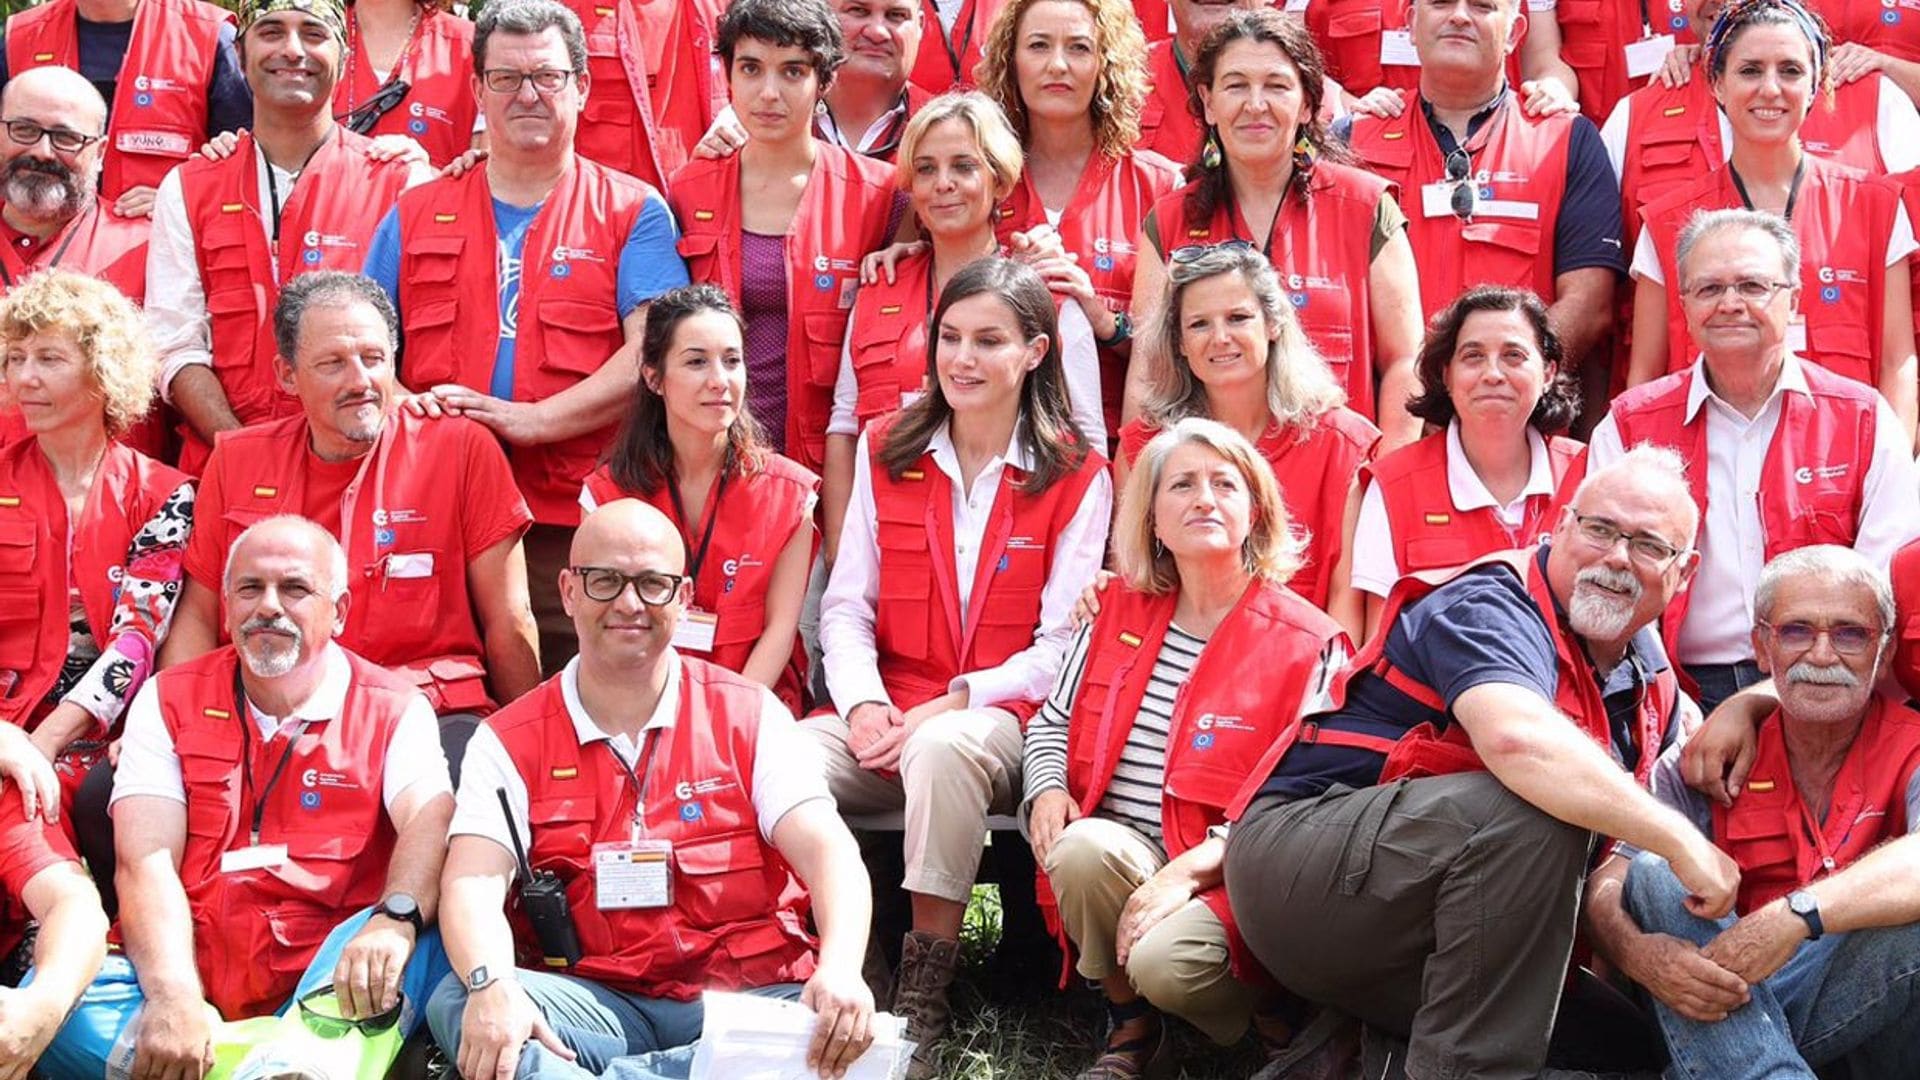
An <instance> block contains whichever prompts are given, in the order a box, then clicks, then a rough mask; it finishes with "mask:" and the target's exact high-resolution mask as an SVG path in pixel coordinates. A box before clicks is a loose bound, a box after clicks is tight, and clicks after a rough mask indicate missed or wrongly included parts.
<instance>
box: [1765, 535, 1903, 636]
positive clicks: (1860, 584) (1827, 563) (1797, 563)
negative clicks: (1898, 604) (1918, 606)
mask: <svg viewBox="0 0 1920 1080" xmlns="http://www.w3.org/2000/svg"><path fill="white" fill-rule="evenodd" d="M1803 576H1804V577H1814V578H1819V579H1820V580H1822V581H1825V582H1827V583H1828V584H1830V585H1835V586H1838V587H1840V588H1843V589H1848V588H1864V589H1866V590H1867V591H1868V592H1870V593H1872V594H1873V604H1874V607H1875V608H1876V609H1878V610H1879V613H1880V629H1881V630H1883V631H1884V630H1891V629H1892V628H1893V618H1894V616H1893V584H1892V582H1891V581H1889V580H1888V578H1887V574H1886V571H1884V570H1882V569H1880V568H1879V567H1878V566H1875V565H1874V564H1873V561H1872V560H1870V559H1868V558H1867V557H1866V556H1865V555H1862V554H1860V553H1859V552H1857V551H1855V550H1853V549H1852V548H1850V547H1841V546H1840V545H1839V544H1813V545H1810V546H1808V547H1803V548H1795V549H1793V550H1792V551H1789V552H1787V553H1786V554H1784V555H1781V556H1778V557H1776V558H1775V559H1774V560H1773V561H1772V562H1770V563H1768V564H1767V565H1766V568H1765V569H1763V570H1761V571H1760V583H1759V584H1758V585H1756V586H1754V589H1753V616H1754V618H1755V619H1757V620H1762V621H1765V620H1770V619H1772V618H1773V600H1774V594H1775V593H1777V592H1778V591H1779V590H1780V582H1781V581H1783V580H1785V579H1787V578H1797V577H1803Z"/></svg>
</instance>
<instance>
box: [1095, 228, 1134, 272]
mask: <svg viewBox="0 0 1920 1080" xmlns="http://www.w3.org/2000/svg"><path fill="white" fill-rule="evenodd" d="M1133 253H1134V246H1133V245H1132V244H1130V243H1127V242H1126V241H1125V240H1109V239H1107V238H1106V237H1104V236H1096V237H1094V238H1093V268H1094V269H1095V270H1112V269H1113V259H1114V256H1116V255H1123V256H1124V255H1131V254H1133Z"/></svg>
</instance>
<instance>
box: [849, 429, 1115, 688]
mask: <svg viewBox="0 0 1920 1080" xmlns="http://www.w3.org/2000/svg"><path fill="white" fill-rule="evenodd" d="M1025 426H1026V422H1025V420H1024V418H1023V419H1022V420H1021V422H1020V423H1018V424H1016V425H1014V435H1013V439H1012V441H1010V442H1009V443H1008V444H1007V452H1006V453H1005V454H1003V455H1001V456H1000V457H997V458H994V459H993V460H992V461H990V462H988V463H987V467H986V468H984V469H982V470H980V475H979V476H978V477H976V478H975V479H974V481H973V487H972V488H971V489H968V488H967V487H966V485H965V484H964V483H962V481H961V479H960V457H959V454H958V453H957V452H956V451H955V450H954V448H953V437H952V435H951V434H950V432H949V430H948V428H947V426H945V425H942V426H941V428H940V430H939V431H937V432H935V433H934V435H933V438H932V439H931V440H930V441H929V442H928V444H927V449H928V450H929V451H931V452H932V456H933V462H934V465H935V466H936V467H937V468H938V469H939V470H940V471H941V472H942V473H945V474H946V477H947V481H948V484H949V486H950V488H951V489H952V492H953V542H954V551H953V562H954V582H955V585H956V587H957V588H958V590H959V601H960V607H961V610H962V611H965V610H966V609H967V608H968V607H969V606H971V597H972V595H973V578H974V572H975V570H976V569H977V568H978V565H979V559H980V545H981V542H982V540H983V539H984V538H985V536H986V532H987V521H988V520H989V519H990V518H991V517H992V516H993V504H994V501H995V499H996V498H997V496H998V495H999V493H1000V485H1001V482H1002V476H1003V474H1004V473H1005V472H1006V468H1007V466H1008V465H1010V464H1011V465H1013V466H1015V467H1017V468H1020V469H1030V468H1032V465H1033V461H1032V458H1031V457H1030V456H1029V455H1028V454H1027V452H1026V449H1025V448H1024V447H1023V446H1022V445H1021V443H1020V436H1021V434H1022V432H1023V431H1024V430H1025ZM867 438H868V435H867V434H862V435H861V436H860V442H859V446H858V449H857V450H856V451H855V453H854V459H853V494H852V496H851V497H850V498H849V499H848V500H847V516H846V520H845V523H844V524H843V525H842V526H841V529H840V559H839V561H838V562H836V563H834V566H833V576H832V577H831V578H830V579H829V580H828V582H827V591H826V595H825V596H823V597H822V598H821V601H820V649H821V652H822V654H823V663H824V664H825V665H826V675H827V692H828V693H829V694H830V695H831V696H832V698H833V702H834V708H835V709H836V710H838V712H839V713H840V715H841V716H842V717H845V716H846V715H847V713H848V712H849V711H851V710H852V709H853V707H854V706H856V705H860V704H862V703H864V702H869V701H878V702H886V703H888V704H891V703H892V699H891V698H890V697H888V696H887V688H886V685H885V684H884V683H883V682H881V680H880V668H879V654H878V651H877V649H876V647H875V644H874V633H873V623H874V609H875V606H876V605H877V604H878V602H879V597H880V541H879V533H878V531H877V529H876V527H875V509H874V500H873V458H872V455H871V454H870V453H869V452H868V449H867ZM1112 507H1113V481H1112V480H1111V479H1109V478H1108V475H1107V473H1106V471H1105V470H1102V471H1101V472H1100V473H1099V474H1098V475H1097V476H1095V477H1094V478H1093V482H1092V483H1091V484H1089V485H1088V486H1087V495H1086V498H1085V499H1083V500H1082V501H1081V503H1080V508H1079V509H1078V510H1076V511H1074V515H1073V518H1072V520H1070V521H1068V522H1067V527H1066V528H1065V529H1063V530H1061V531H1060V534H1059V535H1058V536H1055V537H1053V538H1052V541H1053V544H1052V555H1053V565H1052V567H1051V569H1050V570H1049V571H1048V574H1047V583H1046V585H1045V587H1043V588H1042V589H1041V591H1040V622H1039V624H1038V625H1036V626H1035V627H1034V634H1033V644H1031V645H1029V646H1027V647H1026V648H1024V649H1022V650H1020V651H1019V652H1017V653H1014V654H1013V655H1012V656H1010V657H1008V658H1007V660H1006V662H1005V663H1003V664H1001V665H999V666H998V667H992V668H987V669H985V670H982V671H970V672H965V673H962V674H961V675H960V676H959V677H958V678H956V679H954V680H953V682H952V683H950V684H949V685H948V687H947V689H948V690H950V691H954V690H964V691H965V692H966V694H967V706H968V707H969V708H976V709H977V708H984V707H986V706H989V705H998V704H1000V703H1002V702H1008V701H1044V700H1046V697H1047V691H1049V690H1050V689H1052V688H1053V680H1054V678H1055V677H1056V676H1057V675H1059V673H1060V661H1061V659H1062V658H1063V657H1064V656H1065V655H1066V649H1067V642H1068V640H1069V639H1070V638H1071V637H1072V628H1071V627H1070V626H1068V624H1067V616H1068V615H1069V614H1070V613H1071V612H1072V611H1073V602H1074V601H1075V600H1076V599H1078V598H1079V596H1080V590H1082V589H1084V588H1085V587H1086V585H1087V582H1089V581H1091V580H1093V574H1094V571H1096V570H1098V569H1100V559H1101V557H1102V555H1104V554H1105V551H1106V546H1107V545H1106V541H1107V523H1108V521H1109V520H1110V519H1111V512H1112ZM939 555H940V553H939V552H937V551H936V552H934V557H935V558H938V557H939Z"/></svg>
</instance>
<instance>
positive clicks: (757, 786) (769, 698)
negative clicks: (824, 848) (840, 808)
mask: <svg viewBox="0 0 1920 1080" xmlns="http://www.w3.org/2000/svg"><path fill="white" fill-rule="evenodd" d="M752 782H753V816H754V820H755V821H756V822H758V824H759V827H760V839H762V840H765V841H766V842H767V843H769V844H771V843H773V830H774V829H776V828H778V827H779V825H780V819H781V818H783V817H786V816H787V811H789V810H792V809H793V808H794V807H796V806H799V805H800V804H801V803H803V802H811V801H812V800H814V799H825V800H827V801H828V802H829V803H832V801H833V793H832V792H831V791H829V790H828V788H827V764H826V761H825V760H824V759H823V758H822V757H821V755H820V744H819V743H817V742H815V741H814V739H813V736H811V735H809V734H807V733H806V732H805V731H802V730H801V728H800V725H799V724H798V723H796V722H795V721H794V719H793V714H792V713H790V712H788V711H787V707H786V706H785V705H782V704H781V703H780V699H779V698H777V697H774V696H773V691H771V690H768V689H767V688H765V687H761V688H760V726H759V729H758V731H756V732H755V734H754V742H753V779H752Z"/></svg>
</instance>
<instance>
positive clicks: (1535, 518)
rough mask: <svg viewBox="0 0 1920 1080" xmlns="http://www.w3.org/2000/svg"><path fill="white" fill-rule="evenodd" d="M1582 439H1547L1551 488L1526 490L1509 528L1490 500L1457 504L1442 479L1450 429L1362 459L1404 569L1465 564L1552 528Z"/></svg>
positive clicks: (1572, 480) (1581, 461) (1580, 466)
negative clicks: (1519, 514)
mask: <svg viewBox="0 0 1920 1080" xmlns="http://www.w3.org/2000/svg"><path fill="white" fill-rule="evenodd" d="M1585 449H1586V447H1585V445H1584V444H1581V443H1577V442H1574V441H1573V440H1572V439H1562V438H1559V437H1557V436H1554V437H1549V438H1548V439H1547V463H1548V465H1549V467H1550V468H1552V470H1553V488H1554V494H1551V495H1530V496H1528V497H1527V511H1526V520H1524V521H1523V522H1521V524H1520V528H1519V529H1518V530H1516V531H1515V532H1513V533H1509V532H1507V528H1506V526H1505V525H1503V524H1501V522H1500V515H1499V514H1498V513H1496V512H1495V511H1494V509H1493V508H1492V507H1490V506H1482V507H1479V508H1477V509H1473V510H1468V511H1466V512H1465V513H1462V512H1461V511H1459V510H1457V509H1455V508H1454V505H1453V489H1452V487H1451V486H1450V485H1449V484H1448V482H1447V434H1446V432H1444V431H1443V432H1440V433H1439V434H1436V435H1429V436H1427V437H1426V438H1424V439H1421V440H1420V441H1418V442H1415V443H1413V444H1411V445H1408V446H1403V447H1401V448H1400V449H1398V450H1395V451H1394V452H1393V453H1391V454H1388V455H1387V456H1386V457H1383V458H1381V459H1380V460H1378V461H1376V462H1374V463H1373V464H1371V465H1369V466H1367V472H1368V473H1369V474H1370V478H1371V480H1372V482H1373V483H1374V484H1376V485H1378V486H1379V488H1380V498H1381V502H1382V503H1383V504H1384V505H1385V506H1386V508H1387V526H1388V528H1389V529H1391V530H1392V538H1393V557H1394V560H1395V561H1396V562H1397V563H1399V565H1400V573H1401V574H1402V575H1406V574H1413V573H1418V572H1420V571H1424V570H1444V569H1447V568H1449V567H1454V566H1465V565H1466V564H1468V563H1470V562H1473V561H1474V560H1476V559H1479V558H1480V557H1481V556H1483V555H1488V554H1491V553H1492V552H1495V551H1505V550H1506V549H1508V548H1513V547H1527V546H1531V545H1533V544H1538V543H1540V542H1542V541H1543V540H1545V539H1546V538H1547V534H1548V533H1550V532H1552V531H1553V524H1554V519H1555V518H1556V517H1557V516H1558V515H1559V511H1560V507H1561V506H1562V505H1564V502H1565V500H1566V499H1567V498H1571V497H1572V495H1573V489H1574V488H1576V487H1579V486H1580V478H1581V477H1582V476H1584V475H1586V456H1585V455H1584V454H1583V453H1582V451H1583V450H1585Z"/></svg>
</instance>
